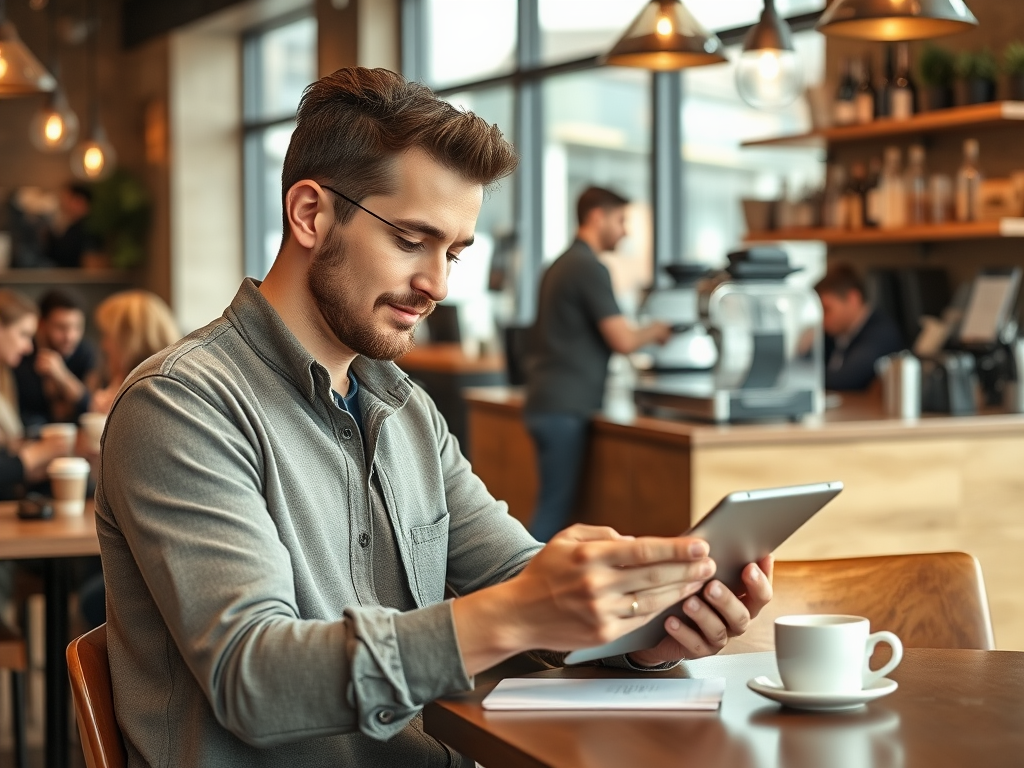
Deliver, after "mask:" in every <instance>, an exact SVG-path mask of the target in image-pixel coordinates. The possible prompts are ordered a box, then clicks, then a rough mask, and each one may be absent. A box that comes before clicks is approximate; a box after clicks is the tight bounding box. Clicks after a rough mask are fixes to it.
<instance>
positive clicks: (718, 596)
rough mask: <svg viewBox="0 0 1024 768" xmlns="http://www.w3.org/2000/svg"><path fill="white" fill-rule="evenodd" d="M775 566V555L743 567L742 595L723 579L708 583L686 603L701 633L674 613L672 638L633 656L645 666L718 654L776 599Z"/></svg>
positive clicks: (668, 628) (669, 625) (670, 623)
mask: <svg viewBox="0 0 1024 768" xmlns="http://www.w3.org/2000/svg"><path fill="white" fill-rule="evenodd" d="M773 566H774V560H773V559H772V557H771V555H769V556H768V557H766V558H765V559H764V560H761V561H760V562H759V563H756V564H755V563H751V564H750V565H748V566H747V567H746V568H745V569H744V570H743V583H744V585H745V586H746V592H744V593H743V594H741V595H740V596H739V597H737V596H736V595H734V594H733V593H732V592H730V591H729V590H728V589H727V588H726V587H725V586H724V585H723V584H722V582H720V581H710V582H708V584H707V585H706V586H705V587H704V589H703V591H702V592H701V594H700V596H698V595H694V596H693V597H690V598H688V599H687V600H685V601H684V602H683V613H684V614H686V615H687V616H688V617H689V618H690V619H692V620H693V622H694V623H695V624H696V625H697V627H698V629H699V630H700V631H699V632H697V631H694V630H693V629H692V628H690V627H688V626H687V625H686V624H684V623H683V622H681V621H680V620H679V619H677V618H676V617H675V616H672V617H670V618H669V619H667V620H666V621H665V630H666V631H667V632H668V637H666V638H665V639H664V640H662V641H661V642H660V643H658V645H657V646H655V647H654V648H651V649H649V650H646V651H638V652H637V653H631V654H630V655H629V658H630V659H631V660H632V661H633V662H634V663H635V664H638V665H640V666H642V667H653V666H657V665H658V664H664V663H665V662H668V661H677V660H679V659H699V658H701V657H702V656H711V655H713V654H716V653H718V652H719V651H720V650H722V649H723V648H724V647H725V646H726V643H728V642H729V638H730V637H735V636H737V635H741V634H743V633H744V632H746V631H747V627H748V626H749V624H750V620H751V619H753V618H754V617H755V616H757V614H758V613H760V612H761V609H762V608H764V607H765V605H767V604H768V601H769V600H771V599H772V571H773ZM702 598H703V599H702Z"/></svg>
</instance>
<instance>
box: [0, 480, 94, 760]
mask: <svg viewBox="0 0 1024 768" xmlns="http://www.w3.org/2000/svg"><path fill="white" fill-rule="evenodd" d="M17 510H18V505H17V503H16V502H0V560H31V559H38V560H42V561H43V562H44V563H45V573H44V579H45V584H46V587H45V588H46V765H47V768H67V765H68V691H69V687H68V666H67V658H66V656H65V650H66V649H67V645H68V642H69V641H70V639H71V638H70V637H68V632H69V627H68V592H69V588H70V586H69V584H70V575H69V574H70V564H71V561H70V558H74V557H88V556H91V555H98V554H99V553H100V544H99V540H98V539H97V538H96V517H95V514H94V511H93V502H92V499H89V500H88V501H87V502H86V505H85V514H84V515H83V516H81V517H54V518H53V519H51V520H20V519H19V518H18V517H17Z"/></svg>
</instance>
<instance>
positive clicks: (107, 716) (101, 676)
mask: <svg viewBox="0 0 1024 768" xmlns="http://www.w3.org/2000/svg"><path fill="white" fill-rule="evenodd" d="M68 674H69V675H70V676H71V695H72V698H73V699H74V702H75V719H76V720H77V721H78V732H79V734H80V735H81V738H82V751H83V752H84V753H85V765H86V767H87V768H124V767H125V766H126V765H127V764H128V757H127V755H126V754H125V749H124V741H122V739H121V730H120V728H118V725H117V718H116V717H115V716H114V694H113V690H112V689H111V686H110V666H109V665H108V663H107V625H106V624H101V625H100V626H98V627H97V628H96V629H94V630H92V631H91V632H86V633H85V634H84V635H82V636H81V637H79V638H76V639H75V640H72V641H71V645H69V646H68Z"/></svg>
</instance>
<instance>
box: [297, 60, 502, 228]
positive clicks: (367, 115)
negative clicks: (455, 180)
mask: <svg viewBox="0 0 1024 768" xmlns="http://www.w3.org/2000/svg"><path fill="white" fill-rule="evenodd" d="M413 148H418V149H421V150H423V151H424V152H426V153H427V154H428V155H429V156H430V157H431V158H433V159H434V160H435V161H436V162H438V163H440V164H441V165H443V166H445V167H447V168H450V169H451V170H453V171H455V172H456V173H458V174H460V175H461V176H463V177H464V178H465V179H468V180H469V181H473V182H477V183H479V184H482V185H483V186H485V187H489V186H490V185H492V184H493V183H494V182H496V181H497V180H498V179H501V178H504V177H505V176H508V175H509V174H511V173H512V172H513V171H514V170H515V169H516V165H517V164H518V163H519V158H518V156H517V155H516V151H515V149H514V148H513V147H512V145H511V144H509V143H508V141H506V140H505V138H504V137H503V136H502V134H501V131H500V130H498V127H497V126H495V125H490V124H489V123H487V121H485V120H484V119H483V118H481V117H478V116H477V115H475V114H473V113H472V112H464V111H462V110H460V109H456V108H455V107H453V106H452V105H451V104H449V103H448V102H445V101H441V100H440V99H439V98H437V97H436V96H435V95H434V93H433V92H432V91H431V90H430V89H429V88H427V87H426V86H425V85H421V84H419V83H411V82H409V81H407V80H406V79H405V78H404V77H402V76H401V75H399V74H396V73H394V72H391V71H389V70H387V69H366V68H364V67H346V68H344V69H339V70H338V71H337V72H335V73H333V74H331V75H327V76H326V77H322V78H320V79H319V80H317V81H316V82H315V83H312V84H311V85H309V86H308V87H307V88H306V90H305V92H304V93H303V94H302V99H301V100H300V101H299V110H298V114H297V115H296V118H295V132H294V133H293V134H292V138H291V143H290V144H289V145H288V153H287V154H286V155H285V159H284V169H283V170H282V173H281V186H282V190H281V195H282V200H283V199H284V196H285V195H287V193H288V190H289V189H291V187H292V185H294V184H295V183H296V182H298V181H301V180H302V179H312V180H313V181H316V182H318V183H324V184H329V185H330V186H333V187H335V188H336V189H337V190H338V191H339V192H342V193H343V194H344V195H345V196H346V197H350V198H352V199H353V200H356V201H361V200H363V199H365V198H367V197H370V196H371V195H381V194H390V193H392V192H393V191H394V186H395V180H394V175H393V173H392V168H393V165H394V161H395V158H396V156H397V155H399V154H400V153H402V152H404V151H406V150H408V149H413ZM355 210H356V209H355V206H353V205H351V204H349V203H347V202H345V201H344V200H343V199H341V198H336V200H335V213H336V215H337V217H338V221H339V222H340V223H342V224H345V223H347V222H348V220H349V219H351V218H352V216H353V215H354V214H355ZM288 235H289V227H288V213H287V211H285V213H284V237H285V239H286V240H287V239H288Z"/></svg>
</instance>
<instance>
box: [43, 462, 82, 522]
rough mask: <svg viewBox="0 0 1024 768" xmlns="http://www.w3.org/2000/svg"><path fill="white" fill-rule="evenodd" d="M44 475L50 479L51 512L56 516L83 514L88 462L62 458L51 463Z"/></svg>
mask: <svg viewBox="0 0 1024 768" xmlns="http://www.w3.org/2000/svg"><path fill="white" fill-rule="evenodd" d="M46 474H47V475H49V477H50V492H51V493H52V494H53V511H54V512H56V513H57V514H58V515H82V514H85V491H86V486H87V485H88V483H89V462H88V461H86V460H85V459H81V458H78V457H77V456H64V457H61V458H59V459H54V460H53V461H51V462H50V464H49V466H48V467H47V468H46Z"/></svg>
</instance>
